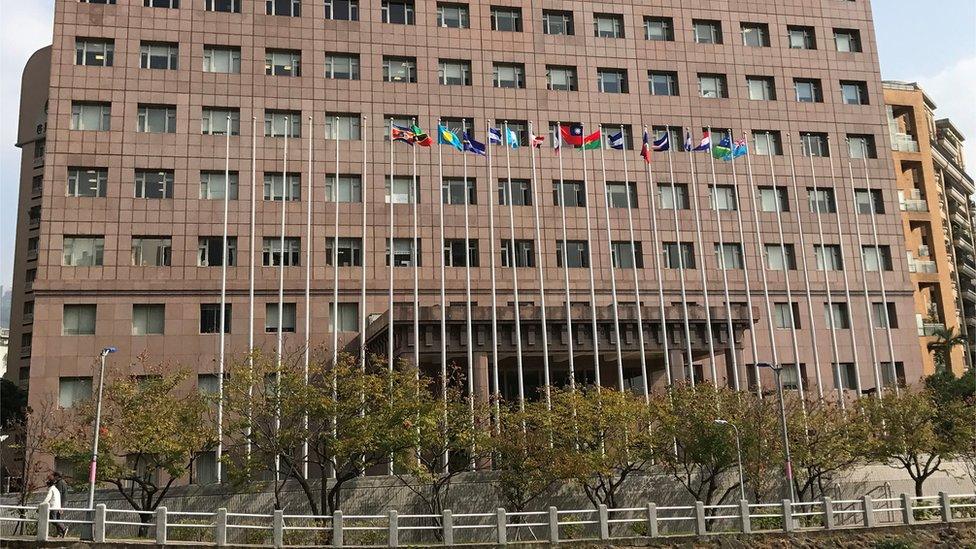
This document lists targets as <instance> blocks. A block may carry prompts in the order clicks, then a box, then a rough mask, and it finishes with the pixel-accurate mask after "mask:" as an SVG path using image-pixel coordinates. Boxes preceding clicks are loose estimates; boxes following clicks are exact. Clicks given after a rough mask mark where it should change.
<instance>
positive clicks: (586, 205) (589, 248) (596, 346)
mask: <svg viewBox="0 0 976 549" xmlns="http://www.w3.org/2000/svg"><path fill="white" fill-rule="evenodd" d="M580 127H581V128H584V131H583V136H582V137H583V146H582V147H580V148H581V149H582V154H583V192H584V193H585V195H584V196H585V198H584V200H583V215H585V216H586V259H587V265H588V266H589V269H587V271H589V275H590V329H591V330H593V372H594V373H593V380H594V383H595V384H596V390H597V392H600V389H601V388H602V387H603V382H602V381H600V332H599V331H598V330H597V324H596V287H595V284H594V281H593V245H592V242H593V238H592V232H591V229H590V224H591V223H590V196H591V195H590V182H589V174H588V170H587V169H586V137H585V136H586V130H585V126H584V125H583V123H582V122H580ZM600 139H603V137H602V136H601V137H600ZM611 269H612V268H611Z"/></svg>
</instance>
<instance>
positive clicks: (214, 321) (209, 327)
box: [200, 303, 233, 334]
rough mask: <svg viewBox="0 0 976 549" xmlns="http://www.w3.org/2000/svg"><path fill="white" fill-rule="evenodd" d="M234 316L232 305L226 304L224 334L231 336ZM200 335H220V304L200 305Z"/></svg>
mask: <svg viewBox="0 0 976 549" xmlns="http://www.w3.org/2000/svg"><path fill="white" fill-rule="evenodd" d="M232 316H233V314H232V309H231V304H230V303H225V304H224V333H225V334H229V333H230V332H231V330H230V320H231V317H232ZM200 333H201V334H219V333H220V304H219V303H201V304H200Z"/></svg>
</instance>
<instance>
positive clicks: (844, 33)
mask: <svg viewBox="0 0 976 549" xmlns="http://www.w3.org/2000/svg"><path fill="white" fill-rule="evenodd" d="M834 44H836V45H837V51H840V52H848V53H860V52H861V31H859V30H857V29H834Z"/></svg>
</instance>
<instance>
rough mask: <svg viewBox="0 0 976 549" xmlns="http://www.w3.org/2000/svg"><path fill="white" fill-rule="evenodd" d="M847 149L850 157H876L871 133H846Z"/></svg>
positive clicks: (876, 153)
mask: <svg viewBox="0 0 976 549" xmlns="http://www.w3.org/2000/svg"><path fill="white" fill-rule="evenodd" d="M847 150H848V154H849V155H850V157H851V158H877V157H878V150H877V148H876V147H875V146H874V136H873V135H861V134H852V133H849V134H847Z"/></svg>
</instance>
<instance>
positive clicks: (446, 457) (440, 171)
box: [437, 118, 450, 472]
mask: <svg viewBox="0 0 976 549" xmlns="http://www.w3.org/2000/svg"><path fill="white" fill-rule="evenodd" d="M440 132H441V120H440V119H439V118H438V119H437V135H438V136H440ZM437 178H438V181H439V183H440V189H441V192H442V193H443V190H444V154H443V152H442V149H441V147H439V146H438V147H437ZM437 202H438V214H439V216H438V217H439V219H440V235H441V288H440V290H441V406H442V407H443V408H444V410H443V412H444V413H443V416H442V417H443V419H444V429H445V432H444V441H445V444H444V452H443V454H442V455H441V460H442V461H443V462H444V471H445V472H446V471H447V468H448V467H449V466H450V449H449V448H448V445H447V432H446V429H447V419H448V418H447V295H446V290H445V289H444V285H445V282H444V279H445V276H446V273H445V263H446V262H447V261H446V258H445V257H444V197H443V196H441V199H440V200H438V201H437Z"/></svg>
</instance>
